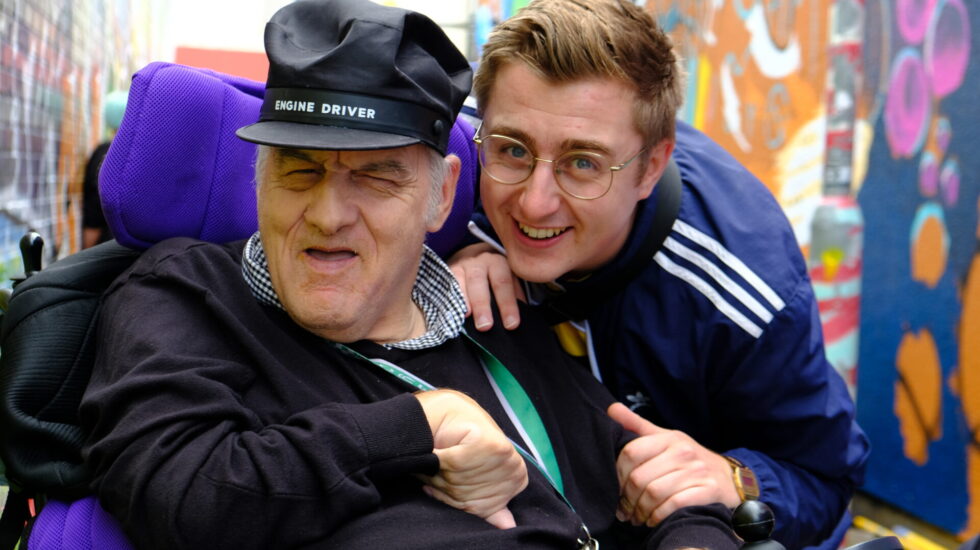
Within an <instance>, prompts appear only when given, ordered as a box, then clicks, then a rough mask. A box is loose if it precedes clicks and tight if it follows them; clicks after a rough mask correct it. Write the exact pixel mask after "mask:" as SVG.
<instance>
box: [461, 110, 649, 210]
mask: <svg viewBox="0 0 980 550" xmlns="http://www.w3.org/2000/svg"><path fill="white" fill-rule="evenodd" d="M482 128H483V125H482V124H481V125H480V128H478V129H477V131H476V135H474V136H473V142H474V143H476V145H477V149H478V151H479V157H480V166H482V167H483V172H484V173H485V174H486V175H488V176H490V178H491V179H493V180H494V181H496V182H498V183H503V184H505V185H514V184H517V183H521V182H522V181H524V180H526V179H527V178H528V177H530V175H531V173H532V172H534V167H535V166H536V165H537V162H538V161H541V162H550V163H551V168H552V171H554V173H555V181H557V182H558V187H560V188H561V190H562V191H564V192H566V193H568V194H569V195H571V196H573V197H575V198H577V199H584V200H593V199H598V198H599V197H601V196H603V195H605V194H606V193H608V192H609V189H610V188H611V187H612V178H613V173H614V172H618V171H620V170H622V169H623V168H625V167H626V165H628V164H629V163H631V162H633V161H634V160H635V159H636V158H637V157H639V156H640V154H641V153H642V152H643V151H644V150H645V149H640V150H639V151H637V153H636V154H635V155H633V156H632V157H630V159H629V160H627V161H626V162H623V163H621V164H615V165H614V164H613V161H612V159H610V158H609V157H608V156H606V155H605V154H604V153H599V152H596V151H577V150H573V151H567V152H565V153H562V154H561V156H560V157H558V158H556V159H543V158H540V157H536V156H534V154H533V153H532V152H531V149H530V147H528V146H527V145H524V144H523V143H522V142H520V141H519V140H516V139H514V138H512V137H507V136H501V135H498V134H490V135H488V136H484V137H480V130H481V129H482Z"/></svg>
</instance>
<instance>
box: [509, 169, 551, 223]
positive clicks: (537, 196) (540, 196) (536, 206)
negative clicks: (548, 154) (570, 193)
mask: <svg viewBox="0 0 980 550" xmlns="http://www.w3.org/2000/svg"><path fill="white" fill-rule="evenodd" d="M522 187H523V190H522V191H521V198H520V201H519V204H520V207H521V211H522V214H523V215H524V217H525V218H526V221H528V222H533V221H535V220H543V219H545V218H547V217H548V216H550V215H552V214H554V213H555V212H556V211H557V210H558V208H559V206H560V205H561V189H559V188H558V181H557V180H556V179H555V172H554V165H553V161H548V160H541V159H538V161H537V163H536V164H535V165H534V171H532V172H531V175H530V176H528V178H527V180H526V181H525V182H524V185H523V186H522Z"/></svg>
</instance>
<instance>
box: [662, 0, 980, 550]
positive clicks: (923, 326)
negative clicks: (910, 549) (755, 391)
mask: <svg viewBox="0 0 980 550" xmlns="http://www.w3.org/2000/svg"><path fill="white" fill-rule="evenodd" d="M645 5H646V6H647V8H648V9H649V10H651V11H652V12H653V13H654V14H655V15H656V16H657V17H658V19H659V20H660V21H661V23H662V24H663V25H664V27H665V28H666V29H667V30H668V31H669V32H670V33H671V35H672V36H673V38H674V39H675V42H676V43H677V45H678V48H679V50H680V52H681V53H682V55H683V57H684V60H685V63H686V66H687V70H688V74H689V85H688V95H687V101H686V105H685V108H684V110H683V112H682V113H681V117H682V118H684V119H685V120H687V121H689V122H691V123H692V124H694V125H695V126H697V127H699V128H701V129H702V130H704V131H705V132H706V133H708V134H709V135H711V136H712V137H713V138H714V139H715V140H716V141H718V142H719V143H721V144H722V145H723V146H724V147H725V148H726V149H728V150H729V151H730V152H731V153H732V154H733V155H735V156H736V158H738V159H739V160H740V161H741V162H742V163H743V164H745V165H746V166H747V167H748V168H749V169H750V170H752V171H753V172H754V173H755V174H756V175H757V176H759V178H760V179H762V180H763V181H764V182H765V183H766V184H767V185H768V186H769V187H770V189H772V191H773V193H774V194H775V195H776V197H777V198H778V199H779V201H780V203H781V204H782V205H783V207H784V208H785V210H786V213H787V215H788V217H789V218H790V221H791V223H792V224H793V227H794V229H795V231H796V234H797V237H798V239H799V242H800V245H801V247H802V249H803V250H804V252H805V253H807V255H808V258H809V265H810V273H811V278H812V279H813V282H814V287H815V290H816V292H817V296H818V301H819V305H820V312H821V319H822V321H823V325H824V333H825V336H826V340H827V344H828V348H827V349H828V356H829V358H830V360H831V361H832V362H833V363H834V365H835V366H836V367H837V368H838V370H839V371H840V372H841V373H842V374H843V375H844V376H845V380H846V381H847V382H849V383H850V384H851V388H852V390H854V389H856V388H860V389H859V391H857V403H858V409H859V419H860V421H861V423H862V425H863V426H864V428H865V429H866V431H867V432H868V433H869V434H870V437H871V439H872V444H873V448H874V452H873V453H872V457H871V464H870V465H869V468H868V481H867V485H866V490H867V491H868V492H870V493H872V494H874V495H875V496H878V497H880V498H882V499H883V500H885V501H886V502H889V503H892V504H894V505H896V506H898V507H900V508H903V509H905V510H907V511H908V512H910V513H911V514H912V515H914V516H917V517H920V518H922V519H924V520H926V521H928V522H930V523H933V524H935V525H937V526H939V527H942V528H944V529H947V530H949V531H950V532H954V533H959V534H960V535H962V536H967V535H971V534H975V533H977V532H980V436H978V435H977V434H978V430H980V237H978V236H980V226H978V223H977V219H978V208H980V201H978V194H980V181H978V180H976V178H970V177H968V175H969V174H975V173H980V158H978V157H977V155H970V154H969V153H968V151H969V147H970V146H971V145H972V144H974V143H977V138H978V137H980V136H978V135H977V133H978V132H980V128H978V125H977V124H975V123H974V122H973V121H975V120H977V119H976V118H975V117H976V116H977V112H976V110H977V108H976V107H974V102H973V101H971V100H972V99H973V98H972V97H971V95H972V94H971V93H970V90H971V88H972V86H976V85H977V83H978V82H980V70H978V66H977V63H975V62H974V63H971V61H972V58H973V57H974V56H972V55H971V53H972V52H973V51H975V50H976V41H977V39H976V38H975V36H974V34H975V31H973V29H975V28H977V20H978V17H980V16H978V13H977V12H978V11H980V10H977V9H976V8H975V6H972V4H970V3H968V2H966V1H965V0H765V1H763V0H647V1H646V2H645ZM971 7H972V8H973V9H970V8H971ZM862 281H863V282H862ZM859 335H860V339H859V338H858V336H859ZM855 383H856V384H855Z"/></svg>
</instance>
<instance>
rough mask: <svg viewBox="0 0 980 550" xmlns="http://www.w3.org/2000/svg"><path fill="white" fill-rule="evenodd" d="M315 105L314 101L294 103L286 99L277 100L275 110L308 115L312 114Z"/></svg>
mask: <svg viewBox="0 0 980 550" xmlns="http://www.w3.org/2000/svg"><path fill="white" fill-rule="evenodd" d="M313 109H314V105H313V102H312V101H293V100H286V99H277V100H276V105H275V110H277V111H303V112H307V113H312V112H313Z"/></svg>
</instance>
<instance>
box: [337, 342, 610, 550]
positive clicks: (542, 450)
mask: <svg viewBox="0 0 980 550" xmlns="http://www.w3.org/2000/svg"><path fill="white" fill-rule="evenodd" d="M462 334H463V337H465V338H466V339H467V340H468V341H469V342H470V343H472V344H473V345H475V346H476V349H477V350H478V351H479V352H480V363H481V364H482V365H483V370H484V371H485V372H486V373H487V378H488V379H489V380H490V385H491V386H493V389H494V392H495V393H496V394H497V398H498V399H500V403H501V405H502V406H503V407H504V410H505V411H506V412H507V415H508V416H509V417H510V419H511V422H513V423H514V427H515V428H517V431H518V432H520V434H521V436H522V437H524V438H525V440H526V441H528V444H529V446H531V447H532V448H533V449H534V450H535V455H537V456H538V457H535V455H532V454H531V453H529V452H528V451H526V450H525V449H524V448H523V447H521V446H520V445H518V444H517V442H516V441H514V440H513V439H510V438H509V437H508V438H507V439H508V441H510V443H511V445H513V446H514V448H515V449H516V450H517V452H518V453H519V454H520V455H521V456H523V457H524V458H525V459H526V460H527V461H528V462H530V463H531V464H533V465H534V467H535V468H537V469H538V471H540V472H541V473H542V474H543V475H544V477H545V479H547V480H548V482H549V483H551V486H552V487H553V488H554V489H555V492H556V493H558V496H559V497H561V499H562V500H563V501H564V502H565V505H566V506H568V508H569V510H571V511H572V512H574V513H576V514H578V512H576V511H575V507H574V506H572V503H571V502H569V501H568V499H567V498H566V497H565V491H564V485H563V484H562V480H561V472H560V471H559V470H558V461H557V459H556V458H555V451H554V449H553V448H552V446H551V440H550V439H549V438H548V432H547V430H545V427H544V423H543V422H542V421H541V417H540V416H539V415H538V411H537V409H535V408H534V404H533V403H532V402H531V398H530V397H528V395H527V393H525V392H524V388H522V387H521V384H520V382H518V381H517V379H516V378H514V375H513V374H511V372H510V371H509V370H507V367H505V366H504V364H503V363H501V362H500V360H499V359H497V358H496V357H495V356H494V355H493V354H492V353H490V351H489V350H487V349H486V348H484V347H483V346H482V345H480V343H479V342H477V341H476V340H474V339H473V337H472V336H470V335H469V334H467V333H466V331H463V333H462ZM333 344H334V346H335V347H336V348H337V349H338V350H340V351H341V352H343V353H345V354H347V355H350V356H352V357H354V358H356V359H359V360H361V361H363V362H366V363H369V364H371V365H374V366H376V367H378V368H380V369H381V370H383V371H385V372H387V373H388V374H390V375H392V376H394V377H395V378H397V379H399V380H401V381H402V382H405V383H406V384H408V385H410V386H412V387H413V388H416V389H418V390H421V391H432V390H435V389H436V387H435V386H433V385H432V384H430V383H429V382H427V381H425V380H423V379H422V378H419V377H418V376H415V375H414V374H412V373H410V372H408V371H407V370H405V369H403V368H402V367H399V366H398V365H396V364H394V363H392V362H391V361H386V360H384V359H379V358H375V359H371V358H368V357H366V356H364V355H363V354H361V353H360V352H358V351H357V350H355V349H352V348H350V347H348V346H345V345H344V344H341V343H339V342H334V343H333ZM549 468H550V470H549ZM552 472H554V473H553V474H552ZM581 529H582V533H584V535H585V538H584V539H583V538H579V539H578V544H579V548H581V549H584V550H590V549H591V550H598V548H599V542H598V541H597V540H596V539H594V538H592V535H591V534H590V533H589V528H588V527H586V525H585V523H583V524H582V525H581Z"/></svg>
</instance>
